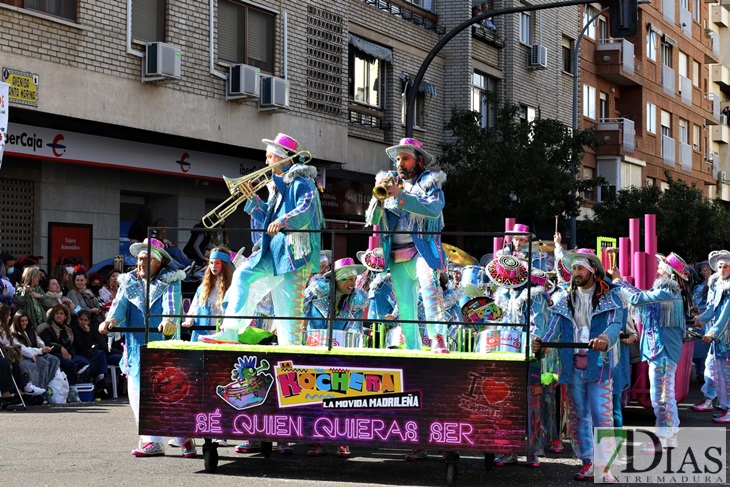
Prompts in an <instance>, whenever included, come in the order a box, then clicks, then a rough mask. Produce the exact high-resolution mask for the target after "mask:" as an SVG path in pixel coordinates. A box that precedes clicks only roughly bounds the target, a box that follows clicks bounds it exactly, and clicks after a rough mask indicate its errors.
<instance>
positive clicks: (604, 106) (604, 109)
mask: <svg viewBox="0 0 730 487" xmlns="http://www.w3.org/2000/svg"><path fill="white" fill-rule="evenodd" d="M598 102H599V105H598V119H599V120H600V121H603V120H606V119H607V118H608V94H607V93H604V92H600V93H599V94H598Z"/></svg>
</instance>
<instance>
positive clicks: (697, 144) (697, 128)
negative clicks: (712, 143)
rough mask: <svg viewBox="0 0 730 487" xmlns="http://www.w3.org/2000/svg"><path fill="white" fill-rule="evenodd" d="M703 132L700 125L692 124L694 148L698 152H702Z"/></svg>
mask: <svg viewBox="0 0 730 487" xmlns="http://www.w3.org/2000/svg"><path fill="white" fill-rule="evenodd" d="M701 130H702V129H700V126H699V125H697V124H692V148H693V149H694V150H697V151H698V150H700V139H702V136H701V134H702V131H701Z"/></svg>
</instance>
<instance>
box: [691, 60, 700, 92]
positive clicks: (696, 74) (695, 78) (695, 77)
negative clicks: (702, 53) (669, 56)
mask: <svg viewBox="0 0 730 487" xmlns="http://www.w3.org/2000/svg"><path fill="white" fill-rule="evenodd" d="M692 85H694V86H696V87H697V88H699V87H700V63H698V62H697V61H692Z"/></svg>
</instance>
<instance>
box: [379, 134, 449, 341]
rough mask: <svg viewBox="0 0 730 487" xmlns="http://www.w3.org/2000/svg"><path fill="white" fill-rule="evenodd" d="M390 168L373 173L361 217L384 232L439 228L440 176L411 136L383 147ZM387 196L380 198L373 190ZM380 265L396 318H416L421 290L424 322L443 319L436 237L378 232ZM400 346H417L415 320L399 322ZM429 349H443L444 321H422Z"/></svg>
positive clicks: (443, 267)
mask: <svg viewBox="0 0 730 487" xmlns="http://www.w3.org/2000/svg"><path fill="white" fill-rule="evenodd" d="M385 152H386V153H387V154H388V157H389V158H390V159H391V160H392V161H393V163H394V164H395V169H396V171H389V172H385V171H384V172H380V173H378V174H377V175H376V176H375V185H376V189H375V190H374V191H373V193H374V196H373V199H372V200H371V202H370V207H369V208H368V211H367V215H366V219H367V223H368V224H369V225H379V226H380V229H381V230H384V231H397V232H440V231H441V229H442V228H443V226H444V220H443V214H442V211H443V208H444V204H445V201H444V192H443V190H442V189H441V187H442V185H443V184H444V182H445V181H446V174H444V173H443V172H441V171H429V170H426V165H427V164H428V163H429V162H431V159H432V158H431V155H430V154H429V153H428V152H426V151H425V150H424V149H423V145H422V144H421V142H419V141H418V140H416V139H412V138H404V139H401V141H400V143H399V144H398V145H395V146H393V147H389V148H388V149H386V150H385ZM382 190H385V191H386V192H387V196H385V197H384V198H382V199H380V198H379V197H378V194H377V193H378V192H379V191H382ZM381 242H382V247H383V253H384V257H385V269H388V268H389V269H390V272H391V278H392V282H393V290H394V292H395V297H396V300H397V302H398V309H399V313H400V315H399V316H400V319H401V320H404V321H405V320H414V321H415V320H417V319H418V293H419V289H420V292H421V294H422V298H423V304H424V309H425V318H426V321H432V322H445V313H444V302H443V294H442V290H441V286H440V285H439V275H440V273H441V272H445V270H446V258H445V256H444V253H443V250H442V248H441V235H439V234H434V235H425V234H424V235H422V234H416V233H402V234H382V235H381ZM402 330H403V338H404V344H405V346H406V348H408V349H411V350H414V349H415V350H420V348H421V340H420V335H419V332H418V324H417V323H402ZM427 330H428V337H429V339H430V341H431V349H432V350H433V351H435V352H437V353H445V352H448V349H447V347H446V334H447V325H446V323H444V324H441V323H429V324H428V325H427Z"/></svg>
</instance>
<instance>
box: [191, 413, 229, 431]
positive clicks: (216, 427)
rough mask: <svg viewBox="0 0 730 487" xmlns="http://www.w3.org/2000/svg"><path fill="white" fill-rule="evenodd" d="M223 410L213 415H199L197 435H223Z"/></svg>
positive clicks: (196, 418)
mask: <svg viewBox="0 0 730 487" xmlns="http://www.w3.org/2000/svg"><path fill="white" fill-rule="evenodd" d="M220 419H221V410H220V409H216V410H215V412H213V413H198V414H196V415H195V432H196V433H223V429H222V428H221V421H220Z"/></svg>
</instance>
